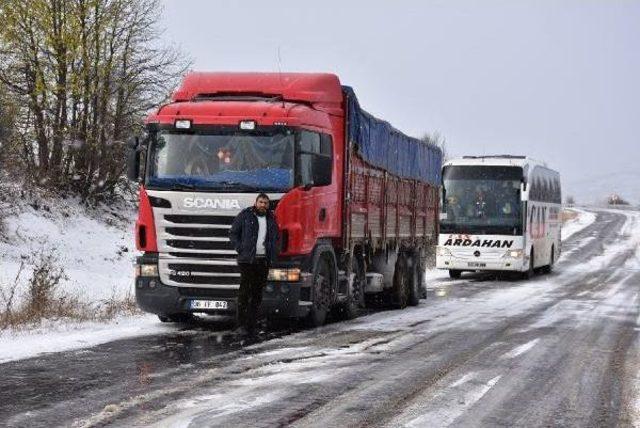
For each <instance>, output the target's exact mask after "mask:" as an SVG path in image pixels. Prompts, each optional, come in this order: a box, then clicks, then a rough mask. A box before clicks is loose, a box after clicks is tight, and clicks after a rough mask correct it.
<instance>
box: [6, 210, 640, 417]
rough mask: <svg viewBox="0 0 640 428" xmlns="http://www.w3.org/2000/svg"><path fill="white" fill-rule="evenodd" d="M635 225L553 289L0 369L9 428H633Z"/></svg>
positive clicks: (488, 282) (637, 381) (574, 261)
mask: <svg viewBox="0 0 640 428" xmlns="http://www.w3.org/2000/svg"><path fill="white" fill-rule="evenodd" d="M639 230H640V217H639V216H638V213H637V212H616V211H598V212H597V219H596V221H595V222H594V223H593V224H592V225H591V226H589V227H587V228H586V229H583V230H582V231H580V232H577V233H576V234H574V235H573V236H571V237H570V238H569V239H568V240H567V241H566V242H565V243H564V244H563V252H564V255H563V258H562V260H561V262H560V263H558V265H557V266H556V268H555V270H554V273H552V274H550V275H538V276H536V277H535V278H534V279H533V280H532V281H519V280H506V279H501V280H498V279H496V278H493V277H491V276H487V275H479V274H467V275H463V277H462V279H460V280H457V281H453V280H449V279H448V278H446V279H445V278H444V277H442V278H439V279H437V280H434V281H432V282H430V289H429V298H428V300H427V301H423V302H422V303H421V304H420V306H419V307H417V308H410V309H407V310H404V311H380V312H376V313H372V314H369V315H367V316H363V317H360V318H358V319H356V320H353V321H349V322H339V323H333V324H330V325H328V326H325V327H323V328H321V329H316V330H312V331H298V332H292V331H287V330H283V331H280V332H274V333H270V334H269V335H267V336H266V337H263V338H262V339H261V341H259V342H258V343H254V344H248V343H242V342H240V341H239V339H238V338H236V337H234V336H231V335H230V334H228V333H227V329H228V327H229V326H228V325H225V324H220V323H209V322H207V323H203V324H201V325H198V326H193V327H182V328H179V329H177V330H176V331H175V332H174V333H171V334H165V335H158V336H148V337H143V338H135V339H128V340H120V341H115V342H111V343H107V344H104V345H101V346H97V347H94V348H89V349H83V350H78V351H70V352H62V353H57V354H50V355H46V356H42V357H37V358H31V359H27V360H21V361H14V362H10V363H5V364H2V365H0V373H1V375H0V425H3V426H12V427H13V426H20V427H22V426H24V427H34V426H104V425H109V426H150V425H151V426H188V425H189V424H191V426H194V427H196V426H289V425H292V426H318V427H327V426H416V427H422V426H425V427H432V426H447V425H450V426H461V427H467V426H581V427H582V426H589V427H590V426H592V427H607V426H623V427H627V426H640V298H639V294H640V270H639V267H640V266H639V265H640V260H639V259H638V258H639V257H640V253H639V252H638V242H637V239H638V236H637V235H638V233H639Z"/></svg>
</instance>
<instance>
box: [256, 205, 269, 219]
mask: <svg viewBox="0 0 640 428" xmlns="http://www.w3.org/2000/svg"><path fill="white" fill-rule="evenodd" d="M255 212H256V215H259V216H260V217H262V216H264V215H266V214H267V209H266V208H258V207H255Z"/></svg>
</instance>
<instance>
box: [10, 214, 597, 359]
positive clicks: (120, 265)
mask: <svg viewBox="0 0 640 428" xmlns="http://www.w3.org/2000/svg"><path fill="white" fill-rule="evenodd" d="M577 211H578V212H579V216H578V217H577V218H576V219H574V220H573V221H572V222H571V224H570V226H569V227H568V228H569V229H570V233H569V235H570V234H573V233H575V232H577V231H578V230H580V229H582V228H584V227H587V226H588V225H589V224H591V223H592V222H593V221H594V220H595V215H593V214H592V213H590V212H587V211H583V210H577ZM583 216H584V217H585V219H583ZM68 222H69V223H71V227H72V229H71V228H69V229H66V228H65V224H64V222H62V223H61V222H59V221H58V220H55V219H53V220H52V219H47V218H42V219H41V218H38V217H37V216H34V214H33V213H31V214H29V213H26V214H24V215H21V216H19V217H17V218H13V219H10V220H9V228H10V229H11V230H14V231H15V230H19V231H20V232H19V235H20V236H21V237H22V238H23V240H22V241H21V242H22V245H21V247H19V248H22V249H23V250H31V249H32V248H33V246H34V245H38V242H39V241H38V240H37V237H38V236H46V237H48V238H49V240H50V242H51V241H53V242H56V248H57V249H58V250H59V251H60V253H61V255H62V257H61V260H64V261H65V262H66V264H65V265H64V266H65V269H67V268H68V272H69V274H70V275H69V276H70V278H72V280H71V282H70V283H69V284H67V290H68V291H76V290H77V291H79V292H80V293H82V296H83V297H84V298H88V299H92V298H93V299H100V298H105V297H106V296H109V295H111V294H112V293H113V292H114V290H115V292H117V293H127V292H130V290H131V287H132V284H133V269H132V266H131V263H132V259H131V258H130V257H131V256H126V257H117V256H115V255H114V254H116V253H117V250H118V247H119V246H121V245H126V246H128V248H130V249H132V248H133V242H132V238H131V236H130V235H133V234H132V233H129V232H127V231H126V230H122V229H119V228H117V227H113V228H111V226H109V227H105V226H104V225H101V224H100V223H99V222H97V221H96V220H91V219H88V218H75V219H73V220H69V221H68ZM563 239H565V236H564V231H563ZM7 249H8V247H7V244H6V243H0V251H1V252H0V260H1V261H2V266H3V268H2V275H3V276H4V279H6V278H7V276H9V277H11V275H12V271H11V269H9V270H8V271H7V270H5V268H4V267H5V266H6V265H5V262H6V261H7V260H9V262H13V266H14V268H13V269H16V267H15V266H16V265H17V264H18V263H19V256H18V255H17V254H16V255H14V257H11V256H10V255H9V254H8V253H7ZM129 254H131V253H129ZM94 269H95V270H94ZM7 273H8V275H7ZM425 275H426V278H427V280H428V282H431V281H432V280H434V279H445V278H446V277H447V273H446V271H439V270H428V271H426V273H425ZM0 279H2V278H0ZM82 284H85V285H86V284H91V285H92V287H89V288H86V287H82ZM443 284H444V283H443ZM443 284H441V285H443ZM440 291H442V290H440V289H436V290H435V292H436V293H439V292H440ZM381 316H383V317H384V315H381ZM177 328H178V327H176V326H171V325H163V324H161V323H160V322H159V321H158V319H157V318H156V317H155V316H152V315H135V316H121V317H118V318H117V319H115V320H112V321H109V322H84V323H78V322H65V321H56V322H50V323H48V324H46V325H43V326H40V327H39V328H37V329H34V330H30V331H8V330H7V331H4V332H0V363H2V362H7V361H12V360H17V359H22V358H29V357H34V356H37V355H39V354H42V353H47V352H60V351H67V350H73V349H81V348H87V347H92V346H96V345H98V344H101V343H106V342H109V341H112V340H117V339H123V338H127V337H136V336H142V335H151V334H159V333H163V332H167V331H175V330H176V329H177Z"/></svg>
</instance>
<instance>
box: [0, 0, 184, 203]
mask: <svg viewBox="0 0 640 428" xmlns="http://www.w3.org/2000/svg"><path fill="white" fill-rule="evenodd" d="M161 11H162V8H161V5H160V1H159V0H33V1H29V2H25V1H22V0H3V2H2V3H0V20H1V22H3V26H2V27H0V36H1V37H2V45H3V46H4V49H2V50H1V52H0V82H2V83H4V84H5V85H6V86H7V88H8V89H9V91H10V92H11V94H12V96H13V97H14V98H15V99H17V100H19V105H20V106H21V108H20V110H19V115H18V120H17V130H18V139H19V145H20V147H21V161H22V162H23V164H24V167H25V171H26V173H27V174H28V176H29V178H31V179H32V180H33V181H34V182H36V183H39V184H40V185H46V186H51V187H55V188H58V189H63V190H71V191H74V192H76V193H78V194H80V195H81V196H83V197H84V198H88V199H98V198H100V197H104V196H108V195H111V194H113V192H114V190H115V189H116V187H117V186H118V184H119V183H121V181H122V176H123V169H124V152H125V147H124V144H123V141H124V140H125V139H126V138H127V135H128V134H130V133H131V132H132V131H133V128H134V127H136V126H139V124H140V122H141V119H142V117H143V115H144V114H145V113H146V112H147V111H148V110H149V109H151V108H152V107H153V106H155V105H157V104H159V103H161V102H162V101H163V100H164V99H166V97H167V95H168V94H169V93H170V91H171V90H172V89H173V88H174V87H175V86H176V85H177V83H178V79H179V77H180V76H181V75H182V74H183V73H184V72H185V71H186V69H187V67H188V66H189V61H188V60H186V59H185V57H184V56H183V55H182V54H181V53H180V52H178V51H177V50H175V49H173V48H171V47H169V46H165V45H162V44H160V43H159V42H158V40H159V36H160V34H161V31H160V30H159V28H158V22H159V20H160V14H161Z"/></svg>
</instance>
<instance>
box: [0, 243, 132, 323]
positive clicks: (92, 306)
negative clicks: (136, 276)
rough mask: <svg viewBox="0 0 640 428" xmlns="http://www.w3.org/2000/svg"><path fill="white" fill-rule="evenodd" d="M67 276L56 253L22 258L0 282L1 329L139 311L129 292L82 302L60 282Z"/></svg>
mask: <svg viewBox="0 0 640 428" xmlns="http://www.w3.org/2000/svg"><path fill="white" fill-rule="evenodd" d="M27 266H32V267H31V268H30V269H28V268H27ZM23 279H26V281H23ZM66 279H68V277H67V275H66V273H65V271H64V269H63V268H61V267H59V263H58V260H57V256H56V255H55V254H52V253H49V254H45V253H37V254H32V255H31V256H30V257H27V258H25V260H23V261H22V263H21V264H20V268H19V269H18V273H17V275H16V276H15V278H14V280H13V282H12V283H9V284H0V330H6V329H9V328H11V329H20V328H25V327H37V326H39V325H41V324H42V323H43V322H44V321H60V320H63V321H107V320H111V319H114V318H116V317H118V316H121V315H134V314H139V313H141V312H140V311H139V309H138V308H137V306H136V303H135V299H134V298H133V296H132V295H131V294H128V295H127V296H125V298H118V297H116V296H115V294H114V295H113V296H112V297H111V298H110V299H105V300H100V301H96V302H91V303H86V302H82V301H81V300H80V299H78V298H77V297H75V296H73V295H71V294H69V293H68V292H65V291H63V290H62V287H61V282H62V281H64V280H66Z"/></svg>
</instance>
